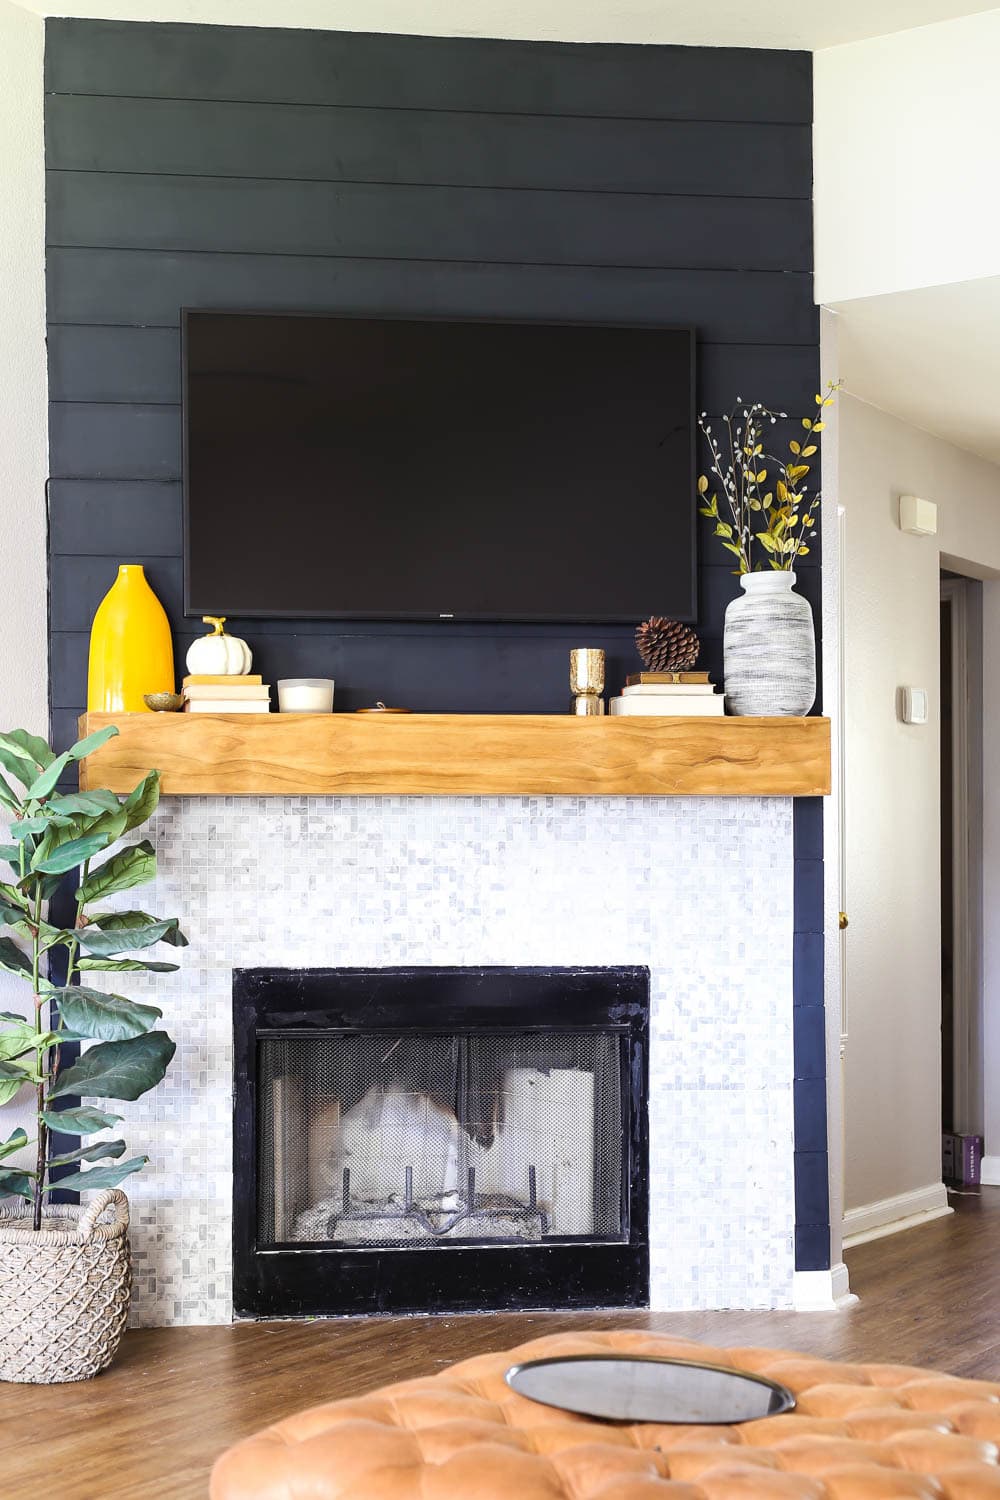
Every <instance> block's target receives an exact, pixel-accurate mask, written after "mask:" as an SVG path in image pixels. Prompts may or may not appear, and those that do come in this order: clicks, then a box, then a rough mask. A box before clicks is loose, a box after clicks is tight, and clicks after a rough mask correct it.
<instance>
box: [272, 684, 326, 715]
mask: <svg viewBox="0 0 1000 1500" xmlns="http://www.w3.org/2000/svg"><path fill="white" fill-rule="evenodd" d="M278 708H279V710H280V711H281V712H282V713H283V714H332V713H333V678H332V677H285V678H284V679H283V680H282V681H280V682H279V683H278Z"/></svg>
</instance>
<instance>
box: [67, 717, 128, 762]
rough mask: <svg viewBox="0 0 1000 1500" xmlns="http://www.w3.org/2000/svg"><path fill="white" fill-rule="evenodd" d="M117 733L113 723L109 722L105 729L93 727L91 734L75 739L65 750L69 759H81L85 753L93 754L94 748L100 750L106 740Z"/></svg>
mask: <svg viewBox="0 0 1000 1500" xmlns="http://www.w3.org/2000/svg"><path fill="white" fill-rule="evenodd" d="M117 733H118V729H117V727H116V726H115V725H114V724H109V725H108V727H107V729H95V730H94V733H93V734H88V735H87V737H86V739H82V740H77V742H76V744H75V745H70V747H69V749H68V750H67V751H66V755H67V758H68V759H69V760H83V758H84V756H85V755H93V753H94V751H95V750H100V748H101V746H102V745H106V744H107V743H108V740H113V739H114V737H115V735H116V734H117Z"/></svg>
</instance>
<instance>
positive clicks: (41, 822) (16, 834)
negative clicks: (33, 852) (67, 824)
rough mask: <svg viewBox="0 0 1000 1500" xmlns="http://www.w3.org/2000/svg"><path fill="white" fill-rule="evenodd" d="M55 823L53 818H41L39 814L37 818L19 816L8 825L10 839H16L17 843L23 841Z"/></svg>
mask: <svg viewBox="0 0 1000 1500" xmlns="http://www.w3.org/2000/svg"><path fill="white" fill-rule="evenodd" d="M55 825H56V820H55V819H54V818H43V817H42V816H41V815H39V816H38V817H37V818H19V819H18V820H17V821H16V822H14V823H12V824H11V825H10V836H11V838H12V839H16V840H17V841H18V843H24V841H25V840H26V839H28V838H30V837H32V836H33V835H34V834H36V833H45V832H46V831H47V830H48V829H49V828H52V827H54V826H55Z"/></svg>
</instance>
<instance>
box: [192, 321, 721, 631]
mask: <svg viewBox="0 0 1000 1500" xmlns="http://www.w3.org/2000/svg"><path fill="white" fill-rule="evenodd" d="M183 348H184V434H185V439H184V449H185V453H184V458H185V463H184V476H185V492H184V500H185V504H184V512H185V526H184V533H185V540H184V573H185V609H186V612H187V613H188V614H192V615H201V614H228V615H234V616H236V615H244V616H246V615H252V616H261V617H266V616H280V617H296V616H300V617H313V618H344V619H352V618H353V619H370V620H392V619H409V620H451V619H454V620H524V621H546V620H551V621H567V622H570V621H580V622H583V621H593V622H595V623H599V622H618V621H620V622H628V623H632V622H635V621H637V620H639V619H640V618H642V617H643V616H645V615H648V614H651V613H658V614H666V615H670V616H673V617H674V618H677V619H682V620H692V619H694V617H695V613H696V597H695V504H694V474H693V428H694V423H693V409H692V408H693V399H694V398H693V335H692V332H691V330H690V329H669V328H634V327H628V328H622V327H607V326H600V325H597V326H595V325H583V324H543V323H513V322H473V321H463V322H454V321H445V320H439V319H421V320H414V319H405V318H360V317H357V318H356V317H339V316H330V315H320V316H314V315H312V314H300V315H294V314H293V315H288V314H271V313H230V312H211V311H193V310H188V311H186V312H185V313H184V316H183Z"/></svg>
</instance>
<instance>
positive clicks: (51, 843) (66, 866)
mask: <svg viewBox="0 0 1000 1500" xmlns="http://www.w3.org/2000/svg"><path fill="white" fill-rule="evenodd" d="M71 832H72V830H70V829H65V828H59V827H56V828H54V829H53V830H52V831H51V833H48V834H46V836H45V838H43V839H42V842H41V843H40V844H39V846H38V848H37V849H36V850H35V852H34V854H33V855H32V857H31V868H32V869H33V870H35V871H38V872H40V873H41V874H44V875H65V873H66V871H67V870H75V869H76V867H77V865H82V864H83V862H84V860H85V859H92V858H93V857H94V855H95V854H100V852H101V850H102V849H106V848H107V847H108V845H109V844H113V843H114V841H115V839H116V838H117V837H118V835H117V834H114V835H112V837H111V838H108V837H107V836H106V835H105V834H104V833H101V832H98V833H87V834H84V835H83V836H82V837H81V838H73V837H67V836H66V835H67V834H68V833H71Z"/></svg>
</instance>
